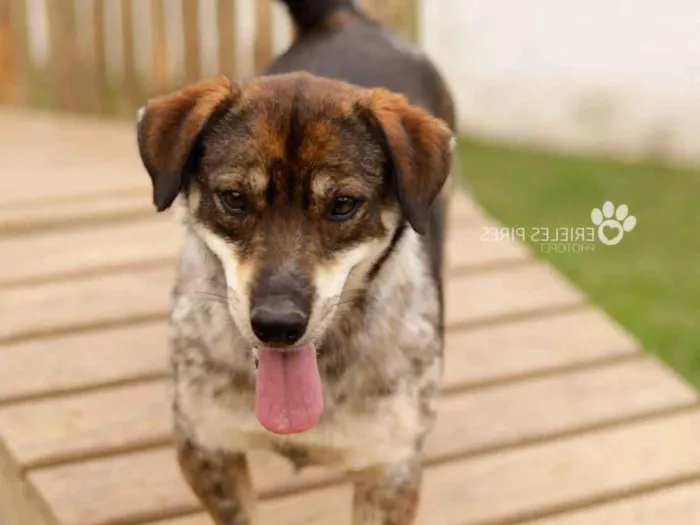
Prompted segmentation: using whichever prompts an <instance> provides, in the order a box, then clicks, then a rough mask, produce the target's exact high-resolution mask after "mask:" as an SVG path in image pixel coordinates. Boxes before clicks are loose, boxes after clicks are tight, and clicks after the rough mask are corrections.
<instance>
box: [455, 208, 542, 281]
mask: <svg viewBox="0 0 700 525" xmlns="http://www.w3.org/2000/svg"><path fill="white" fill-rule="evenodd" d="M487 224H489V223H487V222H486V221H477V220H472V221H471V222H468V223H466V224H463V225H455V226H453V227H451V228H450V229H449V232H448V237H447V243H446V247H445V252H446V259H447V267H448V268H450V269H454V270H468V269H473V268H475V267H476V268H492V267H493V265H494V264H511V263H517V262H522V261H524V260H526V259H528V258H529V256H530V252H529V250H528V249H527V247H526V246H525V245H524V244H522V243H519V242H514V241H506V240H503V241H501V242H483V241H482V235H483V232H484V228H485V227H486V226H487Z"/></svg>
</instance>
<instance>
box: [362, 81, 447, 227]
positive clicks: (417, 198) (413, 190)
mask: <svg viewBox="0 0 700 525" xmlns="http://www.w3.org/2000/svg"><path fill="white" fill-rule="evenodd" d="M363 106H364V109H368V110H369V112H370V114H371V116H372V117H373V120H375V121H376V123H377V124H378V125H379V127H380V129H381V131H382V133H383V136H384V140H385V144H384V146H385V150H386V154H387V156H388V157H389V160H390V161H391V165H392V169H393V179H394V185H395V187H396V194H397V197H398V201H399V204H400V205H401V208H402V210H403V212H404V215H405V216H406V218H407V219H408V222H409V223H410V224H411V227H412V228H413V229H414V230H415V231H416V232H418V233H419V234H421V235H423V234H425V233H426V231H427V229H428V223H429V221H430V208H431V205H432V203H433V201H434V200H435V198H436V197H437V196H438V194H439V193H440V190H441V189H442V187H443V185H444V184H445V181H446V180H447V177H448V175H449V173H450V169H451V166H452V151H453V149H454V144H455V138H454V134H453V133H452V131H451V130H450V128H449V127H448V125H447V124H446V123H445V122H444V121H443V120H440V119H438V118H436V117H433V116H432V115H430V114H429V113H428V112H427V111H424V110H423V109H421V108H419V107H417V106H414V105H411V104H410V103H409V102H408V100H407V99H406V97H404V96H403V95H399V94H397V93H393V92H390V91H387V90H385V89H382V88H378V89H373V90H371V91H370V94H369V96H368V99H367V100H366V101H365V103H364V104H363Z"/></svg>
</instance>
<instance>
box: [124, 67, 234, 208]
mask: <svg viewBox="0 0 700 525" xmlns="http://www.w3.org/2000/svg"><path fill="white" fill-rule="evenodd" d="M238 94H239V91H238V88H237V86H234V84H233V83H232V82H231V80H230V79H229V78H227V77H225V76H223V75H221V76H219V77H217V78H214V79H209V80H203V81H200V82H198V83H196V84H192V85H190V86H187V87H185V88H184V89H182V90H180V91H176V92H174V93H169V94H167V95H162V96H159V97H156V98H154V99H152V100H150V101H149V102H148V104H147V105H146V106H145V107H143V108H141V109H140V110H139V113H138V125H137V135H138V146H139V154H140V155H141V160H142V162H143V165H144V167H145V168H146V171H148V174H149V175H150V177H151V182H152V183H153V203H154V204H155V206H156V208H157V210H158V211H159V212H160V211H164V210H166V209H167V208H169V207H170V205H171V204H172V203H173V201H174V200H175V198H176V197H177V195H178V194H179V193H180V190H181V189H182V186H183V183H184V178H185V175H186V174H185V170H186V168H187V164H188V161H189V159H190V156H191V154H192V150H193V147H194V145H195V143H196V141H197V138H198V137H199V135H200V133H201V132H202V129H203V128H204V126H205V125H206V124H207V122H208V121H209V119H210V118H211V117H212V116H213V115H214V113H215V112H217V111H218V110H220V109H225V108H227V107H230V106H231V105H232V104H233V103H234V102H235V100H236V99H237V98H238Z"/></svg>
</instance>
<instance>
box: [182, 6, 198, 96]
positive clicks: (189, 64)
mask: <svg viewBox="0 0 700 525" xmlns="http://www.w3.org/2000/svg"><path fill="white" fill-rule="evenodd" d="M182 23H183V37H184V45H185V56H184V63H185V79H184V80H185V83H187V84H190V83H193V82H197V81H198V80H200V75H201V74H202V73H201V71H202V66H201V63H200V58H199V2H198V1H197V0H182Z"/></svg>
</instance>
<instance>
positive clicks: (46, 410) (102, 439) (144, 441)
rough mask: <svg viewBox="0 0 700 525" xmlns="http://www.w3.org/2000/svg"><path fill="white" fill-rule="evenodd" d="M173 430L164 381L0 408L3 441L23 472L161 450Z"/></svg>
mask: <svg viewBox="0 0 700 525" xmlns="http://www.w3.org/2000/svg"><path fill="white" fill-rule="evenodd" d="M170 429H171V421H170V411H169V401H168V392H167V385H166V383H165V382H164V381H162V380H158V381H151V382H147V383H145V384H136V385H127V386H120V387H115V388H110V389H105V390H99V391H96V392H92V393H85V394H73V395H68V396H63V397H60V398H52V399H47V400H42V401H34V402H26V403H18V404H15V405H12V406H7V407H4V408H0V436H2V438H3V440H4V442H5V444H6V445H7V446H8V448H9V449H10V450H11V451H12V453H13V455H14V457H15V458H16V459H17V460H18V461H20V462H21V464H23V465H24V466H25V467H33V466H38V465H42V464H47V463H49V464H50V463H56V462H62V461H70V460H79V459H84V458H85V457H86V456H89V455H91V454H94V453H96V452H99V451H100V450H114V449H123V448H135V447H143V446H145V445H149V444H153V443H158V444H162V443H163V442H165V441H167V439H168V437H169V435H170Z"/></svg>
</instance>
